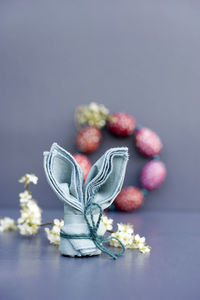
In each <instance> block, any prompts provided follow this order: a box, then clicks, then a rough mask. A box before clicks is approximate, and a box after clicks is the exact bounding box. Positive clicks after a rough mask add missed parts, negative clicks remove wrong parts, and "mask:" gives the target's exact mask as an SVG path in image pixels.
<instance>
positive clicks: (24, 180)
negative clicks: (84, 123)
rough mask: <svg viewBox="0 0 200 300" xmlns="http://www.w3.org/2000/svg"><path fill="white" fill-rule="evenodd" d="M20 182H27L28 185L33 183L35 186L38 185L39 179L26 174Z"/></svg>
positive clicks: (33, 175)
mask: <svg viewBox="0 0 200 300" xmlns="http://www.w3.org/2000/svg"><path fill="white" fill-rule="evenodd" d="M19 182H25V183H27V184H29V183H31V182H32V183H33V184H37V182H38V177H37V176H36V175H35V174H25V175H24V176H22V177H21V178H20V180H19Z"/></svg>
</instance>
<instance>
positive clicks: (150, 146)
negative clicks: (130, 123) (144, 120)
mask: <svg viewBox="0 0 200 300" xmlns="http://www.w3.org/2000/svg"><path fill="white" fill-rule="evenodd" d="M135 142H136V147H137V148H138V150H139V151H140V152H141V153H142V154H144V155H146V156H148V157H152V156H155V155H158V154H159V153H160V151H161V149H162V142H161V140H160V138H159V136H158V135H157V134H156V133H155V132H154V131H153V130H151V129H149V128H146V127H143V128H141V129H139V130H138V131H137V132H136V134H135Z"/></svg>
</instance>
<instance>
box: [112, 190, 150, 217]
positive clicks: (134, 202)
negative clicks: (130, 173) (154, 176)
mask: <svg viewBox="0 0 200 300" xmlns="http://www.w3.org/2000/svg"><path fill="white" fill-rule="evenodd" d="M143 201H144V195H143V193H142V192H141V190H140V189H138V188H136V187H134V186H128V187H125V188H123V189H122V191H121V192H120V193H119V195H118V196H117V198H116V199H115V201H114V206H115V207H116V209H117V210H120V211H126V212H128V211H133V210H136V209H138V208H139V207H140V206H141V205H142V203H143Z"/></svg>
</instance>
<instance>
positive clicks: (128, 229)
mask: <svg viewBox="0 0 200 300" xmlns="http://www.w3.org/2000/svg"><path fill="white" fill-rule="evenodd" d="M117 227H118V231H120V232H124V233H128V234H133V233H134V229H133V225H131V224H122V223H118V224H117Z"/></svg>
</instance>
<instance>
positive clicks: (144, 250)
mask: <svg viewBox="0 0 200 300" xmlns="http://www.w3.org/2000/svg"><path fill="white" fill-rule="evenodd" d="M139 250H140V252H142V253H149V252H150V251H151V247H150V246H147V245H144V246H143V247H142V248H140V249H139Z"/></svg>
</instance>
